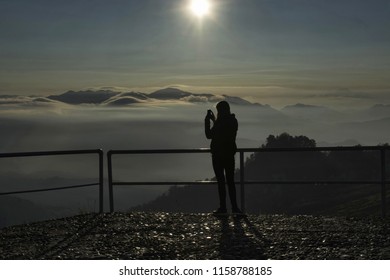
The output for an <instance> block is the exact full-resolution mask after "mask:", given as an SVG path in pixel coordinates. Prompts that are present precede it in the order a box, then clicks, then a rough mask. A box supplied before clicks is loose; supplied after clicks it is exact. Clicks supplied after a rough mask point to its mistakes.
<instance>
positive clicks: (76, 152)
mask: <svg viewBox="0 0 390 280" xmlns="http://www.w3.org/2000/svg"><path fill="white" fill-rule="evenodd" d="M100 153H103V150H101V149H95V150H73V151H40V152H20V153H0V158H10V157H37V156H56V155H80V154H100Z"/></svg>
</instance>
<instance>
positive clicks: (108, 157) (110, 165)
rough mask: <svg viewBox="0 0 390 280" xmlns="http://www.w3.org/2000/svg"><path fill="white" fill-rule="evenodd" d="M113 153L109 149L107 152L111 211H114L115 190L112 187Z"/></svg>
mask: <svg viewBox="0 0 390 280" xmlns="http://www.w3.org/2000/svg"><path fill="white" fill-rule="evenodd" d="M111 157H112V153H111V151H109V152H108V153H107V164H108V195H109V200H110V213H112V212H114V190H113V187H112V162H111Z"/></svg>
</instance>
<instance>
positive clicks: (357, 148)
mask: <svg viewBox="0 0 390 280" xmlns="http://www.w3.org/2000/svg"><path fill="white" fill-rule="evenodd" d="M387 150H390V146H385V145H382V146H381V145H379V146H339V147H300V148H239V149H237V152H238V153H239V155H240V180H239V181H238V182H236V183H239V184H240V186H241V207H242V209H243V210H245V184H318V185H320V184H381V185H382V188H381V197H382V216H386V184H388V183H389V180H387V178H386V159H385V152H386V151H387ZM316 151H317V152H331V151H379V152H380V157H381V179H380V180H376V181H363V180H359V181H320V180H318V181H291V180H288V181H287V180H286V181H276V180H275V181H245V175H244V174H245V173H244V167H245V162H244V153H249V152H252V153H253V152H254V153H256V152H258V153H264V152H316ZM210 152H211V150H210V149H209V148H198V149H154V150H145V149H143V150H110V151H108V152H107V163H108V184H109V186H108V187H109V201H110V212H113V211H114V196H113V186H114V185H118V186H119V185H120V186H124V185H130V186H131V185H133V186H134V185H142V186H146V185H191V184H192V185H197V184H198V185H208V184H216V183H217V182H215V181H205V180H202V181H194V182H145V181H144V182H114V181H113V170H112V156H113V155H124V154H127V155H135V154H185V153H187V154H192V153H210Z"/></svg>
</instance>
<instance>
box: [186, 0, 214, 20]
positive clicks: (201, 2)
mask: <svg viewBox="0 0 390 280" xmlns="http://www.w3.org/2000/svg"><path fill="white" fill-rule="evenodd" d="M190 10H191V12H192V13H193V14H194V15H195V16H197V17H199V18H202V17H204V16H206V15H207V14H209V13H210V1H208V0H191V3H190Z"/></svg>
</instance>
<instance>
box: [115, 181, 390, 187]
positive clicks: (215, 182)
mask: <svg viewBox="0 0 390 280" xmlns="http://www.w3.org/2000/svg"><path fill="white" fill-rule="evenodd" d="M217 183H218V182H217V181H193V182H112V185H113V186H169V185H214V184H217ZM240 183H241V182H240V181H236V182H235V184H240ZM388 183H390V181H387V182H386V184H388ZM244 184H248V185H254V184H264V185H272V184H280V185H297V184H301V185H303V184H306V185H308V184H309V185H335V184H338V185H342V184H345V185H357V184H364V185H380V184H382V181H244Z"/></svg>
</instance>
